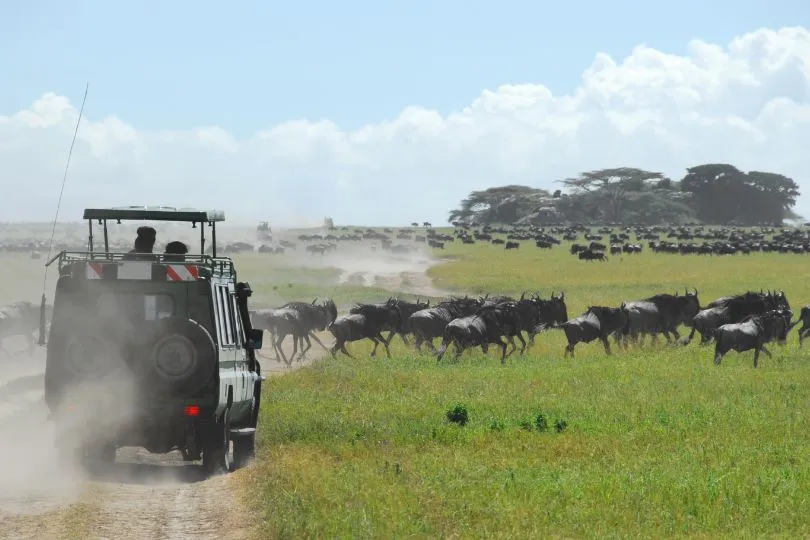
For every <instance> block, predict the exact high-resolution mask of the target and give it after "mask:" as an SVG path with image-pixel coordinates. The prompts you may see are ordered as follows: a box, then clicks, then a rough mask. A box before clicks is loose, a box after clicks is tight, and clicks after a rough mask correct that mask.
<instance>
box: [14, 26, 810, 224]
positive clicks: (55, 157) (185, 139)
mask: <svg viewBox="0 0 810 540" xmlns="http://www.w3.org/2000/svg"><path fill="white" fill-rule="evenodd" d="M688 50H689V53H688V55H687V56H677V55H672V54H667V53H665V52H662V51H657V50H655V49H651V48H649V47H646V46H643V45H639V46H638V47H636V48H635V49H634V50H633V51H632V54H631V55H630V56H628V57H627V58H625V59H624V60H622V61H621V62H619V61H616V60H614V59H612V58H610V57H609V56H607V55H606V54H604V53H598V54H596V56H595V59H594V61H593V63H592V65H591V66H590V67H588V68H587V69H585V70H584V72H583V75H582V81H581V84H580V85H579V87H578V88H576V89H575V90H574V91H573V92H572V93H570V94H568V95H561V96H554V95H553V94H552V93H551V92H550V91H549V90H548V89H547V88H546V87H545V86H543V85H542V84H520V85H504V86H501V87H499V88H497V89H496V90H484V91H483V92H482V93H481V95H480V96H479V97H478V98H477V99H476V100H475V101H473V103H471V104H470V105H469V106H467V107H464V108H463V109H462V110H460V111H458V112H455V113H452V114H449V115H448V116H442V115H440V114H439V113H437V112H436V111H432V110H427V109H424V108H422V107H419V106H410V107H407V108H405V109H404V110H403V111H402V112H401V113H400V115H399V116H398V117H397V118H396V119H394V120H392V121H385V122H381V123H379V124H372V125H367V126H363V127H361V128H359V129H357V130H356V131H351V132H347V131H343V130H341V129H340V127H339V126H337V125H335V124H334V123H332V122H329V121H319V122H308V121H303V120H295V121H290V122H287V123H284V124H280V125H276V126H272V127H269V128H267V129H265V130H262V131H260V132H257V133H256V134H254V135H253V136H252V137H251V138H249V139H242V140H240V139H236V138H235V137H234V136H233V135H231V134H230V133H228V131H227V130H226V129H224V128H223V127H217V126H207V127H197V128H194V129H187V130H172V131H162V132H151V131H141V130H139V129H138V127H137V125H133V124H130V123H128V120H127V119H118V118H115V117H109V118H105V119H98V118H92V117H91V118H85V119H83V120H82V125H81V128H80V132H79V139H78V141H77V143H76V148H75V150H74V155H73V161H72V163H71V173H70V177H69V179H68V186H67V188H66V194H65V201H64V203H63V210H62V214H61V217H62V219H70V220H73V219H75V218H77V217H78V216H79V215H80V211H81V208H83V207H85V206H96V205H121V204H169V205H177V206H198V207H204V208H210V207H217V208H222V209H224V210H225V211H226V213H227V215H228V216H229V218H230V219H229V220H230V221H242V222H254V221H255V220H258V219H271V220H272V222H273V223H275V224H284V223H292V222H297V223H301V222H304V221H309V222H311V223H318V222H320V220H321V219H322V218H323V216H327V215H328V216H333V217H334V218H335V220H336V222H337V223H347V222H348V223H355V224H394V225H396V224H403V223H409V222H411V221H414V220H419V221H422V220H431V221H433V222H434V223H438V222H443V221H444V219H445V218H446V216H447V212H448V210H450V209H451V208H453V207H455V206H456V205H457V204H458V202H459V200H460V199H461V198H462V197H463V196H465V195H466V193H467V192H469V191H470V190H472V189H479V188H485V187H489V186H492V185H497V184H506V183H522V184H530V185H536V186H540V187H550V188H556V187H557V185H556V184H554V183H553V181H554V180H555V179H558V178H561V177H565V176H571V175H574V174H576V173H577V172H580V171H584V170H590V169H595V168H601V167H612V166H623V165H627V166H638V167H642V168H647V169H652V170H657V171H662V172H664V173H666V174H668V175H671V176H673V177H678V178H679V177H680V176H682V174H683V172H684V169H685V167H687V166H690V165H695V164H699V163H705V162H729V163H733V164H735V165H737V166H738V167H740V168H742V169H746V170H747V169H759V170H768V171H773V172H779V173H782V174H786V175H788V176H791V177H793V178H794V179H795V180H796V181H797V182H798V183H799V184H800V185H801V186H802V189H803V191H805V192H806V193H807V195H805V197H804V198H803V199H802V200H800V202H799V205H798V207H797V210H798V211H799V212H800V213H803V214H805V215H807V216H810V177H808V171H810V153H808V151H807V141H810V31H809V30H808V29H806V28H800V27H794V28H782V29H780V30H769V29H761V30H757V31H755V32H752V33H749V34H745V35H742V36H739V37H737V38H735V39H734V40H733V41H732V42H731V43H730V44H728V45H726V46H721V45H717V44H710V43H705V42H703V41H694V42H692V43H690V44H689V49H688ZM77 115H78V111H77V104H72V103H70V102H69V101H68V100H67V99H66V98H64V97H61V96H57V95H54V94H52V93H47V94H45V95H43V96H42V97H41V98H40V99H38V100H37V101H35V102H34V103H33V104H32V105H31V107H30V108H29V109H27V110H24V111H19V112H18V113H16V114H13V115H11V116H8V117H3V116H0V181H1V182H2V186H3V187H4V188H5V190H6V196H4V197H2V198H0V219H3V220H12V219H29V220H32V219H41V220H49V219H50V218H51V217H52V212H53V209H54V205H55V202H56V199H57V196H58V188H59V182H60V180H61V177H62V172H63V168H64V164H65V159H66V157H67V148H68V145H69V142H70V138H71V136H72V133H73V129H74V126H75V122H76V118H77ZM203 186H205V187H203Z"/></svg>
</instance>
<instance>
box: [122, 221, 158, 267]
mask: <svg viewBox="0 0 810 540" xmlns="http://www.w3.org/2000/svg"><path fill="white" fill-rule="evenodd" d="M136 234H137V236H136V237H135V248H134V249H132V250H131V251H129V253H127V254H126V255H124V259H130V260H131V259H150V258H151V257H148V256H147V257H144V256H139V255H140V254H142V253H152V250H153V249H154V248H155V239H156V237H157V231H155V229H154V228H153V227H148V226H146V225H144V226H143V227H138V231H137V233H136Z"/></svg>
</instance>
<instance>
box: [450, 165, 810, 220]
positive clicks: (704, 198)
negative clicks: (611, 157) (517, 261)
mask: <svg viewBox="0 0 810 540" xmlns="http://www.w3.org/2000/svg"><path fill="white" fill-rule="evenodd" d="M557 182H558V183H559V184H561V185H562V186H563V189H562V190H560V189H558V190H556V191H554V193H553V194H550V193H549V192H548V191H546V190H544V189H538V188H533V187H530V186H519V185H508V186H500V187H492V188H489V189H486V190H483V191H473V192H472V193H470V195H469V196H468V197H467V198H465V199H464V200H462V202H461V206H460V208H458V209H456V210H452V211H451V212H450V216H449V217H450V221H451V222H454V223H456V222H464V223H478V224H490V223H503V224H516V223H533V224H538V225H551V224H556V223H564V222H574V223H622V224H639V225H645V224H646V225H653V224H659V223H685V222H695V221H700V222H703V223H707V224H740V225H754V224H760V223H768V224H774V223H781V222H782V220H783V219H785V218H794V217H797V216H796V215H795V214H794V213H793V211H792V208H793V206H794V205H795V204H796V199H797V197H798V196H799V186H798V185H797V184H796V183H795V182H794V181H793V180H792V179H790V178H788V177H786V176H784V175H781V174H776V173H770V172H762V171H749V172H747V173H746V172H743V171H740V170H739V169H737V168H736V167H734V166H733V165H728V164H723V163H719V164H718V163H710V164H705V165H697V166H695V167H690V168H688V169H687V170H686V175H685V176H684V177H683V178H682V179H681V180H679V181H674V180H672V179H670V178H668V177H666V176H665V175H663V174H662V173H660V172H653V171H646V170H644V169H638V168H633V167H619V168H614V169H600V170H595V171H587V172H583V173H580V174H579V175H578V176H576V177H571V178H565V179H562V180H558V181H557Z"/></svg>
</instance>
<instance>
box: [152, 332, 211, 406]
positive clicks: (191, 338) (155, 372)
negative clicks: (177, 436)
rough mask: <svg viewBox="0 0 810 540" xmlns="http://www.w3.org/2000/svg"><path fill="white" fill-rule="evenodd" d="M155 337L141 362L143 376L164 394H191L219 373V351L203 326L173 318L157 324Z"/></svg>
mask: <svg viewBox="0 0 810 540" xmlns="http://www.w3.org/2000/svg"><path fill="white" fill-rule="evenodd" d="M156 326H157V328H155V332H154V333H153V334H152V335H154V336H155V338H154V339H153V340H152V342H151V343H150V344H149V345H148V346H147V348H146V358H144V360H143V362H142V363H140V367H141V372H142V375H143V377H144V378H145V379H146V382H148V387H152V388H154V389H155V390H157V391H158V392H161V393H172V394H180V395H189V394H192V393H194V392H196V391H198V390H200V389H201V388H202V387H203V386H205V385H206V384H207V383H208V382H209V381H210V380H211V378H212V377H213V375H214V374H215V373H216V370H217V348H216V345H215V343H214V339H213V338H212V337H211V334H210V333H209V332H208V330H206V329H205V327H204V326H203V325H201V324H200V323H198V322H197V321H195V320H193V319H183V318H180V317H170V318H168V319H162V320H161V321H158V322H157V323H156Z"/></svg>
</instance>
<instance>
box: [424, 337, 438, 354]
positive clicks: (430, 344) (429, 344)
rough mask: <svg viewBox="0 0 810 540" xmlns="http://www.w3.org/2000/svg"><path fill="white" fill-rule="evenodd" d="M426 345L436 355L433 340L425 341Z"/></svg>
mask: <svg viewBox="0 0 810 540" xmlns="http://www.w3.org/2000/svg"><path fill="white" fill-rule="evenodd" d="M425 345H427V346H428V347H430V350H432V351H433V352H434V353H435V352H436V346H435V345H434V344H433V338H428V339H426V340H425Z"/></svg>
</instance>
